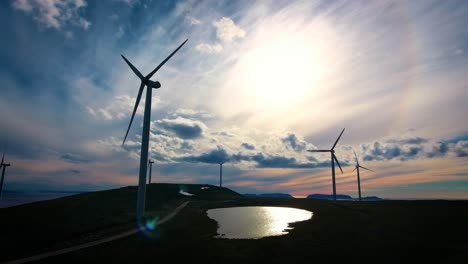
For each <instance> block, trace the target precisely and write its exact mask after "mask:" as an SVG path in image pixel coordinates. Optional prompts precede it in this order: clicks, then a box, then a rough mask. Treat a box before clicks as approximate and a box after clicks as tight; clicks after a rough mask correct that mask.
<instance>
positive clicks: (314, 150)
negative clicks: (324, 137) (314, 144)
mask: <svg viewBox="0 0 468 264" xmlns="http://www.w3.org/2000/svg"><path fill="white" fill-rule="evenodd" d="M307 151H309V152H330V150H325V149H309V150H307Z"/></svg>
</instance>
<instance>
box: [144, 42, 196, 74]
mask: <svg viewBox="0 0 468 264" xmlns="http://www.w3.org/2000/svg"><path fill="white" fill-rule="evenodd" d="M187 40H188V39H186V40H185V41H184V42H182V44H180V46H179V47H178V48H177V49H176V50H174V51H173V52H172V53H171V55H169V56H168V57H167V58H166V59H165V60H163V61H162V62H161V63H160V64H159V65H158V67H156V68H155V69H154V70H153V71H152V72H150V73H149V74H148V75H146V79H147V80H149V79H150V78H151V77H152V76H153V74H155V73H156V72H157V71H158V70H159V68H161V67H162V66H163V65H164V64H165V63H166V62H167V61H168V60H169V59H170V58H171V57H172V55H174V54H175V53H176V52H177V51H179V49H180V48H182V46H183V45H184V44H185V43H186V42H187Z"/></svg>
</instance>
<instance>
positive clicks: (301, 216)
mask: <svg viewBox="0 0 468 264" xmlns="http://www.w3.org/2000/svg"><path fill="white" fill-rule="evenodd" d="M207 213H208V217H209V218H211V219H213V220H215V221H216V222H218V234H219V235H218V236H216V237H217V238H234V239H257V238H262V237H267V236H280V235H285V234H288V232H287V230H290V229H292V227H289V226H288V224H289V223H293V222H300V221H305V220H309V219H311V218H312V215H313V213H312V212H310V211H307V210H302V209H296V208H289V207H269V206H245V207H230V208H216V209H210V210H208V212H207Z"/></svg>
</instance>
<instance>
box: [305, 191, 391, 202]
mask: <svg viewBox="0 0 468 264" xmlns="http://www.w3.org/2000/svg"><path fill="white" fill-rule="evenodd" d="M307 199H322V200H332V199H333V195H332V194H318V193H316V194H310V195H308V196H307ZM336 199H337V200H356V199H354V198H352V197H351V196H349V195H346V194H337V195H336ZM362 200H364V201H380V200H383V199H382V198H380V197H377V196H366V197H362Z"/></svg>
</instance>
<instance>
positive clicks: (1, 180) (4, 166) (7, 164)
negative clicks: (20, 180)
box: [0, 152, 10, 198]
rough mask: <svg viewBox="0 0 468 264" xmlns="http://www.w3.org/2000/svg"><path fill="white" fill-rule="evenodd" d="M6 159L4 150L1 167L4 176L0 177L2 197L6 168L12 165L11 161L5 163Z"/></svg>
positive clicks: (0, 196)
mask: <svg viewBox="0 0 468 264" xmlns="http://www.w3.org/2000/svg"><path fill="white" fill-rule="evenodd" d="M4 160H5V152H3V156H2V161H1V162H0V169H2V178H1V179H0V198H2V191H3V180H4V179H5V169H6V167H10V163H4Z"/></svg>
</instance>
